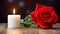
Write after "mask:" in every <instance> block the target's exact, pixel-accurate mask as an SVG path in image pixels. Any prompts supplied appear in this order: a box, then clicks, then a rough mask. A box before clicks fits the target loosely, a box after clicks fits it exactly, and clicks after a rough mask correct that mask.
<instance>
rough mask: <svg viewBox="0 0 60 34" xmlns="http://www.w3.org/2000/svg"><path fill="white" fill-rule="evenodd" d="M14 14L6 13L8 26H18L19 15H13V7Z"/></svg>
mask: <svg viewBox="0 0 60 34" xmlns="http://www.w3.org/2000/svg"><path fill="white" fill-rule="evenodd" d="M13 14H14V15H8V28H19V27H20V18H21V15H15V9H13Z"/></svg>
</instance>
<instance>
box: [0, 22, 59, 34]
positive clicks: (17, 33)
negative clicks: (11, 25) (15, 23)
mask: <svg viewBox="0 0 60 34" xmlns="http://www.w3.org/2000/svg"><path fill="white" fill-rule="evenodd" d="M57 26H58V27H57ZM54 27H57V28H55V29H40V28H18V29H8V28H7V27H6V28H4V29H3V31H1V32H0V34H60V23H59V24H56V25H54ZM0 28H1V27H0Z"/></svg>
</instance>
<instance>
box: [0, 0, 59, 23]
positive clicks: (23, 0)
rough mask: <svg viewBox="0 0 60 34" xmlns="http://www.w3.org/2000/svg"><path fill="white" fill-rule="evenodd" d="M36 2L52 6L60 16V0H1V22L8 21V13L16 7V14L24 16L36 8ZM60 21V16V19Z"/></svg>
mask: <svg viewBox="0 0 60 34" xmlns="http://www.w3.org/2000/svg"><path fill="white" fill-rule="evenodd" d="M36 3H40V4H43V5H46V6H52V7H53V8H54V9H55V11H56V13H57V15H58V16H59V17H60V11H59V3H60V2H59V0H0V23H7V15H8V14H12V13H13V11H12V9H13V8H15V9H16V11H17V12H16V14H20V15H21V16H22V18H24V17H25V16H26V15H28V14H30V13H31V12H32V11H33V10H35V5H36ZM58 22H60V18H59V21H58Z"/></svg>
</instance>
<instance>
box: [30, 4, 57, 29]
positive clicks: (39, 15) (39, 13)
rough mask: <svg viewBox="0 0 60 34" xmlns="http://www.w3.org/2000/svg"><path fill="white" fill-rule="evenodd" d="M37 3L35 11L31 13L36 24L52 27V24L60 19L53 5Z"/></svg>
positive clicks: (42, 26)
mask: <svg viewBox="0 0 60 34" xmlns="http://www.w3.org/2000/svg"><path fill="white" fill-rule="evenodd" d="M41 6H42V5H38V4H37V5H36V7H37V8H36V9H35V11H33V12H32V13H31V16H32V19H33V21H34V23H35V24H37V25H38V26H40V27H41V28H52V25H53V24H54V23H55V22H57V21H58V16H57V15H56V13H55V11H54V10H53V8H52V7H49V6H42V7H41Z"/></svg>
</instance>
